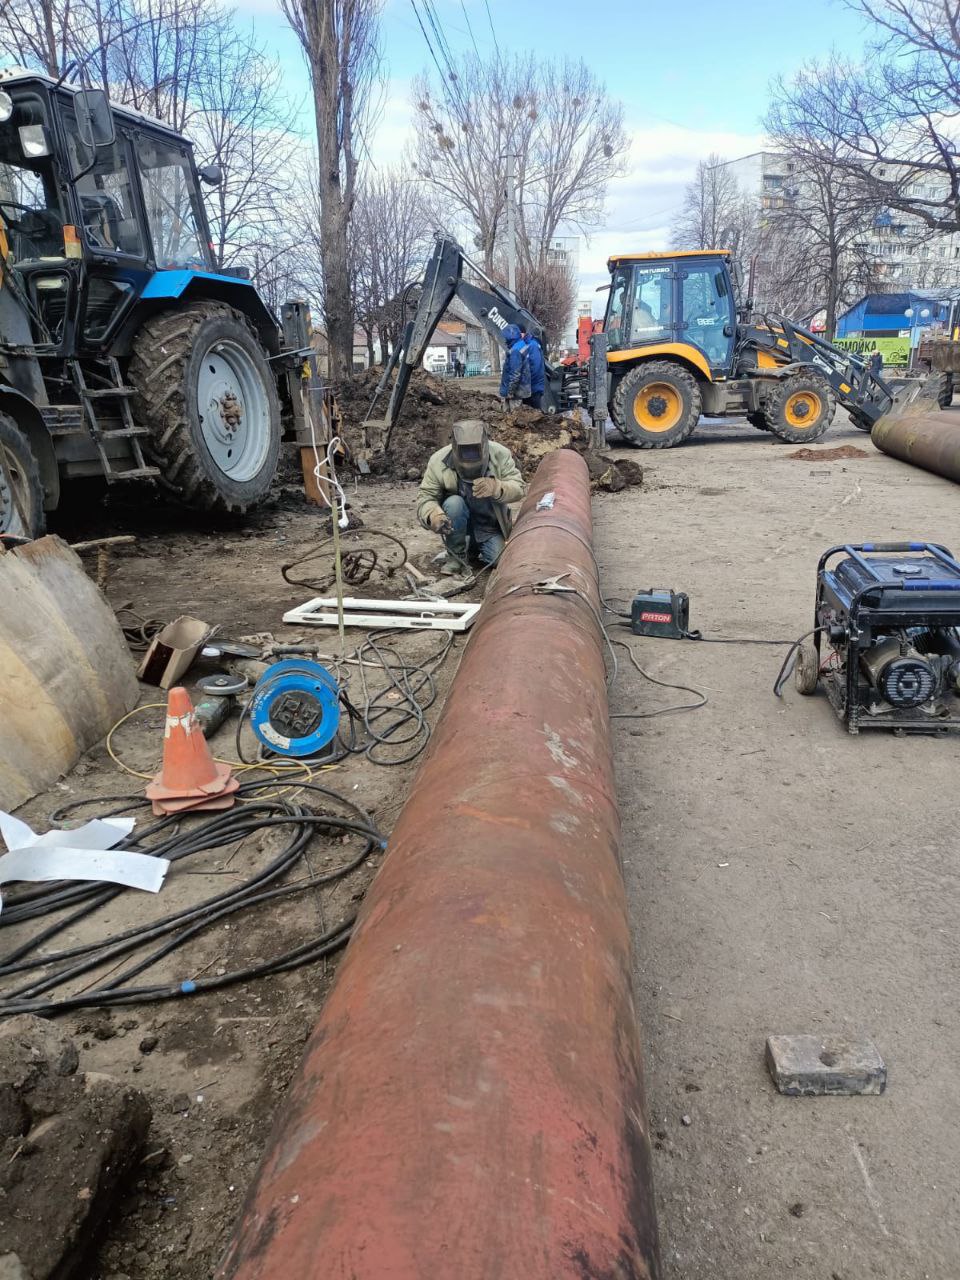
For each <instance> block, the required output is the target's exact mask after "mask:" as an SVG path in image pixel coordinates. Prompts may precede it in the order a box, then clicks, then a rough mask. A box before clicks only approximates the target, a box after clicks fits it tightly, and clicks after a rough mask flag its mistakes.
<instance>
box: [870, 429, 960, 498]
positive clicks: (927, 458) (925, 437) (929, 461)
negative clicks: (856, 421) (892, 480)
mask: <svg viewBox="0 0 960 1280" xmlns="http://www.w3.org/2000/svg"><path fill="white" fill-rule="evenodd" d="M870 438H871V440H872V441H873V443H874V444H875V445H876V446H877V448H878V449H882V450H883V452H884V453H889V454H890V455H891V456H892V457H894V458H899V459H900V460H901V461H902V462H912V463H913V465H914V466H916V467H923V468H924V470H925V471H933V472H935V473H936V474H937V475H938V476H945V477H946V478H947V479H948V480H956V481H960V422H958V420H957V419H955V418H954V416H953V414H952V413H950V414H945V413H931V414H925V415H924V416H923V417H919V418H913V419H904V420H903V421H901V422H898V421H896V420H895V419H894V420H891V419H889V418H881V419H880V421H879V422H878V423H877V424H876V426H875V427H874V428H873V431H872V432H871V433H870Z"/></svg>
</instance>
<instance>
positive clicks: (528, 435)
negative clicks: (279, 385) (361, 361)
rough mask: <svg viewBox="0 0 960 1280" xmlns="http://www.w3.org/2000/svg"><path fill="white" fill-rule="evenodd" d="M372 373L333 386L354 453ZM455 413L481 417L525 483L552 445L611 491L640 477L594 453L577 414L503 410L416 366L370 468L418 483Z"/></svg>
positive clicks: (381, 405)
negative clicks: (385, 447)
mask: <svg viewBox="0 0 960 1280" xmlns="http://www.w3.org/2000/svg"><path fill="white" fill-rule="evenodd" d="M379 373H380V371H379V370H377V369H367V370H364V372H363V373H360V374H357V376H356V377H354V378H351V379H350V380H349V381H347V382H344V383H341V384H340V386H339V387H338V388H337V399H338V401H339V404H340V411H341V414H342V415H343V431H344V435H345V437H346V440H347V443H348V445H349V446H350V448H351V449H353V450H354V451H355V452H356V451H359V450H361V449H362V448H363V447H364V441H363V432H362V424H363V420H364V418H365V417H366V415H367V411H368V409H369V407H370V400H371V398H372V396H373V393H374V390H375V389H376V385H377V380H378V378H379ZM388 397H389V388H388V390H387V391H385V392H384V393H383V396H382V397H381V399H380V400H379V401H378V403H377V407H376V409H375V411H374V416H375V417H376V416H380V415H382V414H383V412H384V411H385V409H386V405H387V401H388ZM459 418H483V420H484V421H485V422H486V423H487V426H488V428H489V430H490V435H491V437H492V438H493V439H494V440H497V441H499V443H500V444H504V445H506V446H507V448H508V449H509V450H510V452H511V453H512V454H513V456H514V458H516V460H517V465H518V466H519V467H520V470H521V471H522V472H523V475H524V478H525V479H527V480H529V479H530V477H531V476H532V475H533V473H534V472H535V471H536V469H537V467H538V466H539V464H540V460H541V458H543V456H544V454H547V453H552V452H553V450H554V449H574V450H575V451H576V452H577V453H579V454H582V455H583V457H584V458H585V460H586V463H587V467H588V468H589V471H590V477H591V482H592V485H593V487H594V488H595V489H605V490H608V491H609V492H611V493H615V492H617V491H618V490H620V489H625V488H627V487H628V486H629V485H636V484H641V483H642V482H643V468H642V467H641V466H640V465H639V464H638V463H636V462H630V461H624V460H615V459H613V458H610V457H608V456H607V455H605V454H598V453H595V452H593V451H592V450H591V449H590V447H589V444H588V441H587V432H586V428H585V427H584V425H583V424H582V423H581V422H580V421H579V419H577V418H575V417H557V416H553V415H550V414H546V413H540V412H539V410H537V409H527V408H518V409H514V410H511V411H510V412H509V413H505V412H504V411H503V410H502V409H501V407H500V402H499V400H498V399H497V398H496V396H495V395H492V394H491V393H490V392H489V391H484V390H480V389H477V388H475V387H471V385H470V383H469V382H467V381H459V382H457V381H449V380H448V381H444V380H441V379H439V378H434V377H431V375H430V374H428V373H424V372H423V371H422V370H416V371H415V372H414V374H413V376H412V378H411V379H410V387H409V389H408V391H407V396H406V400H405V401H404V406H403V411H402V413H401V416H400V419H399V421H398V422H397V425H396V427H395V428H394V431H393V438H392V440H391V444H390V451H389V453H387V454H386V455H379V456H378V455H374V456H373V457H371V458H370V468H371V470H372V471H373V473H374V474H375V475H381V476H384V477H389V478H392V479H403V480H419V478H420V476H421V475H422V474H423V469H424V467H425V466H426V464H427V459H428V458H429V457H430V455H431V453H433V452H434V451H435V450H437V449H439V448H442V447H443V446H444V445H445V444H447V442H448V440H449V438H450V428H451V426H452V425H453V423H454V422H456V421H457V420H458V419H459Z"/></svg>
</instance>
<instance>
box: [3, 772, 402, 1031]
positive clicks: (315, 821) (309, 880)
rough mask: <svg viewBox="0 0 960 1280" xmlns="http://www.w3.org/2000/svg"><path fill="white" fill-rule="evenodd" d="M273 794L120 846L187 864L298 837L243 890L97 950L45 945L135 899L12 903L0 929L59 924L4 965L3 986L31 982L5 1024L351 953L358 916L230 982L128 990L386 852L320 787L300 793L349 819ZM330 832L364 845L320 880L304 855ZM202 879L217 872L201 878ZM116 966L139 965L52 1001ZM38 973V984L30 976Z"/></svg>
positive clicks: (86, 896)
mask: <svg viewBox="0 0 960 1280" xmlns="http://www.w3.org/2000/svg"><path fill="white" fill-rule="evenodd" d="M270 785H273V784H272V782H249V783H244V784H243V785H242V786H241V788H240V790H239V792H238V793H237V794H238V797H239V798H240V799H241V801H242V803H241V804H239V805H237V806H236V807H235V808H234V809H231V810H228V811H226V812H224V813H216V814H202V815H201V814H188V815H184V814H175V815H169V816H167V817H164V818H161V819H160V820H159V821H157V822H153V823H151V824H149V825H148V826H147V827H145V828H144V829H143V830H141V831H139V832H137V833H136V834H135V835H134V834H131V835H130V836H129V837H127V838H126V839H124V840H123V841H121V842H120V844H119V845H118V846H117V847H118V848H126V849H136V850H137V851H138V852H141V853H146V854H149V855H153V856H155V857H164V858H168V859H170V861H172V862H179V861H181V860H184V859H188V858H190V857H192V856H194V855H196V854H199V853H202V852H205V851H207V850H210V849H214V848H218V847H221V846H223V845H225V844H229V843H232V842H234V841H236V840H237V839H240V840H241V841H242V840H244V839H246V838H247V837H248V836H250V835H252V834H254V833H256V832H263V831H266V830H269V829H272V828H279V829H282V828H284V827H287V828H289V829H290V835H289V837H288V839H287V841H286V843H285V844H284V845H283V847H282V848H281V849H280V850H279V851H278V852H277V853H276V855H275V856H274V857H273V858H272V860H271V861H270V862H269V863H268V864H267V865H266V866H263V867H261V868H259V869H258V870H256V871H254V872H253V873H252V874H250V875H249V876H248V878H247V879H246V881H245V882H244V883H243V884H241V885H239V886H235V887H234V888H232V889H228V890H226V891H224V892H222V893H218V894H214V895H213V896H211V897H209V898H207V899H206V900H204V901H203V902H200V903H196V904H194V905H193V906H190V907H186V908H183V909H181V910H179V911H176V912H173V913H171V914H170V915H168V916H165V917H163V918H161V919H158V920H154V921H151V922H149V923H147V924H144V925H140V926H135V927H133V928H130V929H127V930H124V931H122V932H120V933H118V934H115V935H113V936H112V937H109V938H98V939H97V940H95V941H93V942H90V943H81V944H77V945H73V946H69V947H67V948H65V949H63V950H61V951H57V952H50V951H49V950H48V949H47V948H46V947H45V946H44V944H46V943H48V942H49V941H50V940H51V939H53V938H55V937H56V936H57V935H59V934H63V933H64V932H66V931H69V932H70V933H73V931H74V926H75V925H76V924H77V923H78V922H79V921H80V920H81V919H83V918H84V917H86V916H88V915H90V914H91V913H92V912H94V911H96V910H97V909H98V908H99V907H101V906H104V905H105V904H107V903H109V902H111V901H112V900H113V899H114V898H116V897H117V896H118V895H119V894H121V893H129V892H132V891H130V890H127V889H124V888H121V887H118V886H114V885H105V884H103V883H98V882H94V883H83V884H74V883H69V882H59V883H54V884H50V885H44V886H42V887H41V888H34V889H28V890H25V891H23V892H21V893H19V894H16V895H12V896H10V897H8V898H7V902H6V903H5V906H4V911H3V914H2V916H0V928H6V927H10V926H13V925H16V924H19V923H23V922H25V921H28V920H43V919H45V918H49V917H50V916H54V915H55V916H56V917H57V918H56V919H55V920H54V921H53V922H52V923H51V924H49V925H47V926H46V927H45V928H41V929H39V930H37V931H34V932H33V933H32V934H31V936H30V938H28V939H27V940H26V941H25V942H23V943H22V944H21V945H20V946H19V947H17V948H16V949H15V950H13V951H10V952H8V953H7V954H6V955H5V957H4V959H3V962H2V964H0V979H2V978H5V979H11V978H13V977H14V975H17V974H20V975H23V977H24V979H25V980H24V981H21V982H20V983H19V985H16V986H8V987H7V988H6V989H5V990H2V991H0V1016H4V1017H5V1016H10V1015H12V1014H15V1013H24V1012H31V1013H39V1014H41V1015H45V1016H51V1015H54V1014H57V1013H60V1012H62V1011H64V1010H66V1009H78V1008H90V1007H98V1006H104V1005H114V1004H131V1003H141V1002H152V1001H155V1000H165V999H169V998H172V997H176V996H184V995H192V994H194V993H196V992H199V991H209V990H214V989H219V988H222V987H226V986H229V985H232V984H234V983H237V982H246V981H249V980H250V979H252V978H256V977H262V976H266V975H268V974H273V973H279V972H286V971H288V970H290V969H293V968H296V967H298V966H299V965H303V964H308V963H310V962H311V961H313V960H316V959H319V958H321V957H322V956H324V955H327V954H329V953H330V952H331V951H333V950H336V949H337V948H338V947H341V946H343V945H344V944H345V943H346V941H347V939H348V937H349V935H350V930H351V928H352V925H353V917H351V918H350V919H346V920H343V921H341V922H339V923H338V924H337V925H336V926H334V927H333V928H332V929H330V930H328V931H326V932H325V933H324V934H322V935H321V936H320V937H312V938H310V939H309V940H308V941H306V942H304V943H301V944H299V945H297V946H295V947H293V948H291V949H289V950H287V951H285V952H282V953H281V954H279V955H275V956H272V957H268V958H267V959H264V960H259V961H257V962H256V963H254V964H251V965H246V966H244V967H242V968H239V969H236V970H233V971H232V972H229V973H223V974H217V975H215V976H213V977H209V978H201V977H199V976H197V977H186V978H183V979H181V980H179V981H176V982H166V983H161V984H155V985H149V986H131V985H130V983H131V980H132V979H133V978H135V977H137V976H138V975H140V974H141V973H143V972H144V971H145V970H146V969H149V968H152V967H153V966H154V965H156V964H157V963H159V962H160V961H161V960H163V959H164V958H166V957H167V956H169V955H170V954H171V953H173V952H174V951H176V950H177V949H179V948H180V947H181V946H183V944H184V943H186V942H187V941H189V940H190V939H192V938H194V937H196V936H197V935H198V934H200V933H202V932H203V931H204V930H205V929H207V928H209V927H210V926H211V925H212V924H214V923H215V922H217V921H220V920H222V919H223V918H224V917H226V916H230V915H232V914H234V913H235V912H238V911H243V910H246V909H248V908H251V907H255V906H259V905H261V904H263V903H266V902H273V901H276V900H278V899H280V898H283V897H285V896H288V895H292V894H296V893H301V892H304V891H305V890H307V889H310V888H316V887H318V886H320V885H323V884H329V883H331V882H333V881H335V880H339V879H342V878H343V877H345V876H347V875H349V874H351V872H353V871H355V870H357V868H358V867H359V866H361V865H362V863H363V862H364V861H365V860H366V859H367V858H368V857H369V856H370V854H371V853H372V852H374V851H375V850H376V849H382V848H384V847H385V841H384V840H383V837H382V836H381V835H380V833H379V832H378V831H377V829H376V827H375V826H374V825H373V821H372V819H371V818H370V816H369V815H368V814H367V813H365V811H364V810H363V809H361V808H360V806H359V805H357V804H355V803H354V802H353V801H352V800H349V799H347V798H346V797H344V796H340V795H338V794H337V793H336V792H334V791H331V790H329V789H328V788H326V787H322V786H320V785H319V784H317V783H310V782H305V783H302V784H301V787H302V788H304V789H308V790H311V791H314V792H316V793H318V795H321V796H323V797H324V798H325V799H326V800H330V801H332V802H333V803H334V804H335V805H338V806H340V807H341V808H343V809H345V810H346V811H347V814H348V816H344V815H343V814H342V813H334V812H316V811H314V810H312V809H309V808H306V807H305V806H303V805H299V804H294V803H292V802H291V801H284V800H268V799H264V798H262V797H261V796H260V794H259V793H260V792H261V791H262V789H263V788H264V787H265V786H270ZM100 802H101V803H106V804H111V805H112V804H114V803H115V802H120V805H119V807H118V808H117V807H115V808H111V809H108V810H107V811H106V812H105V813H103V814H101V816H103V817H109V816H113V815H115V814H117V813H123V812H130V811H131V810H135V809H137V808H139V807H141V806H143V805H145V804H147V803H148V801H146V800H145V799H144V798H143V797H142V796H140V795H136V796H112V797H105V798H102V799H101V800H100ZM90 803H91V801H90V800H89V799H84V800H77V801H73V802H71V803H70V804H67V805H65V806H63V807H62V808H61V809H60V810H59V811H58V812H57V813H56V814H54V815H52V818H51V821H54V822H56V821H62V820H63V818H64V817H65V816H67V815H68V814H70V813H73V812H75V811H76V810H77V809H78V808H80V807H83V806H88V805H90ZM181 826H182V827H183V829H182V830H181ZM322 832H326V833H328V834H330V833H339V834H342V835H346V836H350V835H353V836H357V837H359V838H360V848H359V851H357V852H355V853H354V854H353V855H352V856H350V857H349V858H348V860H347V861H346V862H344V863H343V864H341V865H340V866H337V867H334V868H332V869H331V870H328V871H325V872H323V873H321V874H316V873H315V872H314V871H313V869H312V868H311V867H310V864H309V861H308V860H307V857H306V854H307V849H308V847H309V845H310V844H311V843H312V841H313V840H314V838H315V836H316V835H317V834H319V833H322ZM301 861H303V862H304V863H305V865H306V869H307V871H308V874H307V875H306V876H303V877H301V878H299V879H295V880H292V881H289V880H288V881H286V882H285V883H280V882H281V881H284V880H285V879H286V877H287V876H288V875H289V874H290V873H291V871H293V870H294V869H295V868H296V866H297V865H298V864H299V863H300V862H301ZM198 874H214V873H211V872H204V871H201V872H199V873H198ZM71 907H72V908H75V909H74V910H72V911H70V912H68V914H66V915H64V914H62V913H63V912H64V910H65V909H66V908H71ZM149 944H159V945H156V946H155V947H154V949H153V950H151V951H149V952H148V953H147V954H146V955H142V954H141V955H139V956H137V955H135V953H137V952H141V951H142V949H143V948H144V947H145V946H147V945H149ZM41 947H43V950H42V951H40V948H41ZM117 957H122V958H123V957H131V960H132V963H130V964H129V965H128V967H127V968H126V969H124V971H123V972H122V973H120V974H119V975H115V976H112V977H111V978H110V980H109V981H104V982H101V984H100V985H99V986H97V987H95V988H92V989H88V990H85V991H79V992H78V991H73V992H71V993H69V994H61V995H54V994H53V993H54V992H56V991H57V990H58V989H60V988H63V987H64V986H65V985H67V984H72V983H74V982H75V981H76V980H77V979H79V978H81V977H82V976H83V975H84V974H86V973H88V972H90V971H91V970H96V969H99V968H101V967H102V966H103V965H104V964H106V963H108V962H110V961H115V960H116V958H117ZM185 968H186V966H185ZM187 971H188V972H189V969H188V970H187ZM31 974H32V975H33V976H29V975H31Z"/></svg>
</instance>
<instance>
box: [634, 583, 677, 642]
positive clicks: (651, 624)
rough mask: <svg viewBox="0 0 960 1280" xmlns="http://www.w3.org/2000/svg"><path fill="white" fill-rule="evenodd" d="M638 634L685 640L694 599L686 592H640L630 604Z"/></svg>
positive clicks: (635, 633)
mask: <svg viewBox="0 0 960 1280" xmlns="http://www.w3.org/2000/svg"><path fill="white" fill-rule="evenodd" d="M630 630H631V631H632V632H633V634H634V635H635V636H660V637H661V638H663V639H666V640H682V639H683V638H684V637H685V636H687V635H689V631H690V599H689V597H688V596H687V595H686V594H685V593H684V592H683V591H660V590H653V589H652V588H651V590H649V591H638V592H637V594H636V595H635V596H634V597H633V603H632V604H631V606H630Z"/></svg>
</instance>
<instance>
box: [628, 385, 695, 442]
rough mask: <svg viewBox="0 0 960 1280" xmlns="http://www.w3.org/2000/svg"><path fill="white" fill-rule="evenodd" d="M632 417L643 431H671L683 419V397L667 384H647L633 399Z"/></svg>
mask: <svg viewBox="0 0 960 1280" xmlns="http://www.w3.org/2000/svg"><path fill="white" fill-rule="evenodd" d="M633 416H634V419H635V420H636V422H637V423H638V425H639V426H641V427H643V429H644V431H672V430H673V428H674V427H675V426H676V425H677V423H678V422H679V421H680V419H681V418H682V417H683V397H682V396H681V394H680V392H679V391H678V390H677V388H676V387H674V386H672V385H671V384H670V383H669V382H648V383H647V385H646V386H645V387H641V388H640V390H639V391H638V392H637V394H636V395H635V396H634V398H633Z"/></svg>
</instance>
